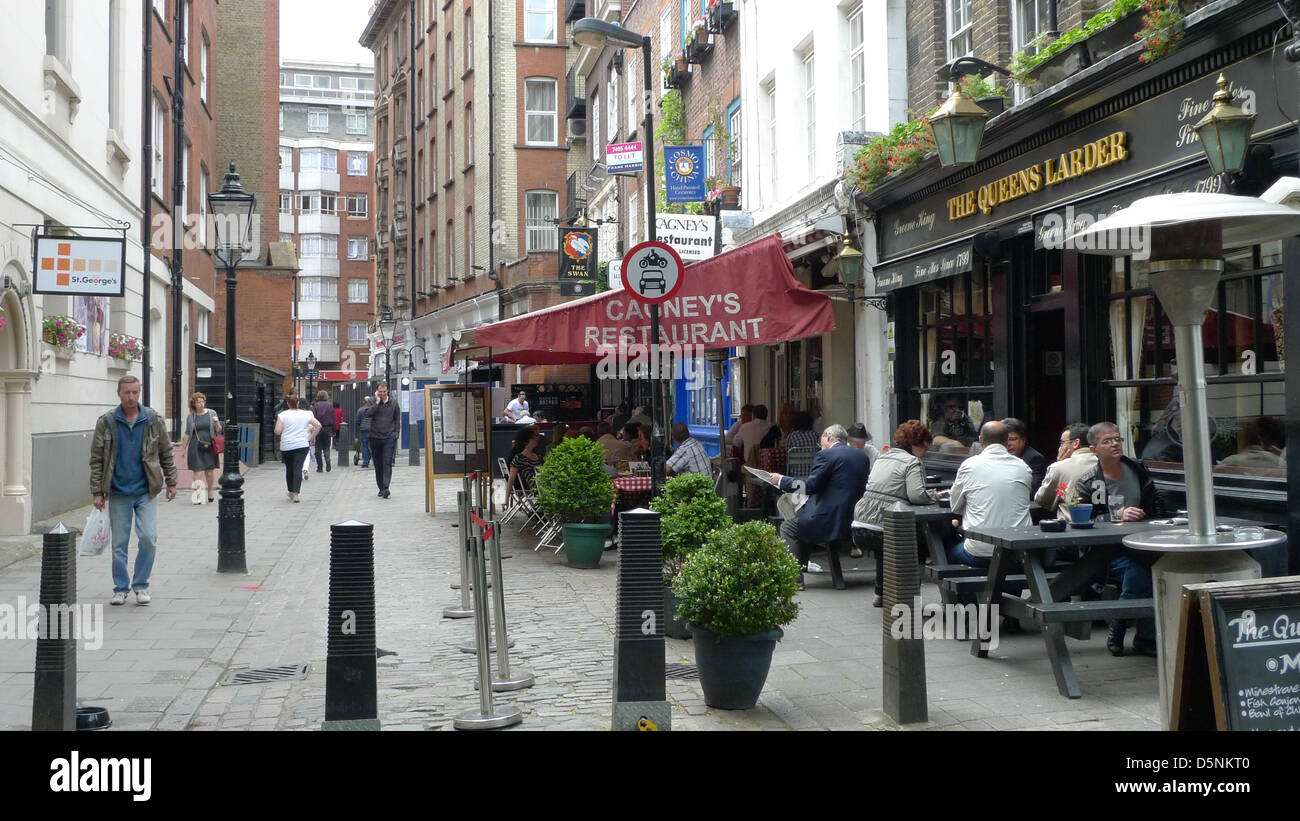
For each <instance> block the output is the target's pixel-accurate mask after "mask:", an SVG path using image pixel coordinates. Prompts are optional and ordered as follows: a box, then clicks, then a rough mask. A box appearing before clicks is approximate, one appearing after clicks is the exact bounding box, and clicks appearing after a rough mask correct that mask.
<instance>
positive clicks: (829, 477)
mask: <svg viewBox="0 0 1300 821" xmlns="http://www.w3.org/2000/svg"><path fill="white" fill-rule="evenodd" d="M848 441H849V434H848V431H846V430H844V426H843V425H831V426H830V427H829V428H827V429H826V430H825V431H824V432H823V433H822V436H821V450H820V451H818V453H817V456H816V457H814V458H813V464H812V471H811V472H810V473H809V474H808V475H807V476H805V477H802V478H792V477H790V476H782V475H781V474H779V473H773V474H772V484H774V485H776V486H777V487H779V488H780V489H781V490H783V491H785V492H786V493H793V492H796V491H802V492H803V493H806V494H807V495H808V501H807V502H806V503H805V504H804V506H803V507H802V508H800V510H799V518H798V519H786V520H785V521H784V522H782V523H781V536H782V538H784V539H785V542H786V544H787V545H789V546H790V552H792V553H794V554H795V557H796V558H797V559H798V560H799V567H801V568H804V569H807V567H808V554H809V553H811V552H812V548H813V546H814V545H818V544H827V545H829V544H831V543H833V542H838V541H851V540H852V538H853V506H854V504H856V503H857V501H858V499H860V498H861V497H862V491H863V489H864V488H865V487H866V486H867V473H868V472H869V470H870V468H871V464H870V460H869V459H867V455H866V454H865V453H863V452H862V451H860V450H858V449H857V448H854V447H849V444H848ZM799 587H800V588H802V587H803V574H800V575H799Z"/></svg>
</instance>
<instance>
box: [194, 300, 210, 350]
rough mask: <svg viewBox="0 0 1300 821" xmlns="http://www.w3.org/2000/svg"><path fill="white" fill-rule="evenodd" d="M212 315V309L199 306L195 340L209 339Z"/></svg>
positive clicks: (203, 340) (204, 340) (205, 340)
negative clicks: (206, 309)
mask: <svg viewBox="0 0 1300 821" xmlns="http://www.w3.org/2000/svg"><path fill="white" fill-rule="evenodd" d="M211 316H212V312H211V311H205V310H203V309H202V308H199V320H198V323H197V327H196V329H195V333H194V341H195V342H207V341H208V327H209V319H210V317H211Z"/></svg>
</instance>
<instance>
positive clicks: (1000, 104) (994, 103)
mask: <svg viewBox="0 0 1300 821" xmlns="http://www.w3.org/2000/svg"><path fill="white" fill-rule="evenodd" d="M975 104H976V105H978V106H979V107H980V108H982V109H984V110H985V111H987V112H988V113H989V119H992V118H993V117H996V116H998V115H999V114H1001V113H1002V112H1003V111H1006V109H1007V98H1006V97H980V98H979V99H978V100H976V101H975Z"/></svg>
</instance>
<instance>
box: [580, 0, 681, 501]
mask: <svg viewBox="0 0 1300 821" xmlns="http://www.w3.org/2000/svg"><path fill="white" fill-rule="evenodd" d="M573 39H574V41H576V42H577V43H578V45H581V46H586V47H587V48H590V49H592V50H594V51H600V50H601V49H603V48H604V47H605V46H607V45H608V46H613V47H614V48H620V49H624V48H636V47H637V46H640V47H641V69H642V75H643V79H644V91H645V99H644V101H643V104H642V109H643V111H644V112H645V122H644V125H643V126H642V127H643V129H644V131H645V134H644V135H642V138H641V139H642V142H643V143H645V192H644V193H645V206H646V228H647V229H648V232H649V233H648V238H649V239H650V240H651V241H654V240H656V239H658V231H657V229H656V226H655V152H654V86H653V84H652V83H653V77H654V74H653V72H652V71H651V66H650V62H651V56H650V38H649V37H647V36H645V35H641V34H637V33H636V32H634V31H629V30H628V29H625V28H623V27H622V26H620V25H616V24H614V23H607V22H605V21H604V20H601V19H599V18H596V17H584V18H583V19H581V20H579V21H578V22H576V23H574V24H573ZM658 349H659V303H657V302H655V303H651V305H650V361H651V362H653V363H655V364H654V368H655V371H654V379H653V381H652V392H651V394H650V421H651V423H652V425H651V431H652V432H651V435H650V470H651V477H652V479H651V482H652V484H653V486H654V494H655V495H656V496H658V495H659V491H660V490H661V489H662V488H663V485H664V425H663V421H662V419H660V415H661V414H660V405H661V404H662V402H663V400H662V396H661V393H662V387H663V381H662V379H661V378H660V373H659V368H658V363H659V354H658Z"/></svg>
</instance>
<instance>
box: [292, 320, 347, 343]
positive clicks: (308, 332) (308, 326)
mask: <svg viewBox="0 0 1300 821" xmlns="http://www.w3.org/2000/svg"><path fill="white" fill-rule="evenodd" d="M300 324H301V326H302V341H303V344H304V345H307V344H312V345H335V344H338V341H339V323H338V320H335V319H308V320H304V321H303V322H301V323H300ZM327 332H328V333H327Z"/></svg>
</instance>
